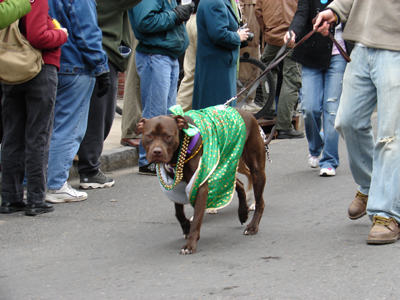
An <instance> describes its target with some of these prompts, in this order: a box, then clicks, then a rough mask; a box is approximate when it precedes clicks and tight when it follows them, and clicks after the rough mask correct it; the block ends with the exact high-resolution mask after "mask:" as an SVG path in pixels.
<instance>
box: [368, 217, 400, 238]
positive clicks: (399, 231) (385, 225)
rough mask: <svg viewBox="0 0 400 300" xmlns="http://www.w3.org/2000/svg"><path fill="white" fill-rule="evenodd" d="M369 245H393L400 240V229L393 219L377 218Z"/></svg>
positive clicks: (374, 221) (370, 234)
mask: <svg viewBox="0 0 400 300" xmlns="http://www.w3.org/2000/svg"><path fill="white" fill-rule="evenodd" d="M372 221H373V224H372V228H371V231H370V232H369V235H368V239H367V244H391V243H394V242H395V241H397V240H398V239H399V235H400V228H399V225H398V224H397V222H396V221H395V220H394V219H393V218H385V217H381V216H375V217H373V218H372Z"/></svg>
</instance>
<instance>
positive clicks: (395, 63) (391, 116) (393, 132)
mask: <svg viewBox="0 0 400 300" xmlns="http://www.w3.org/2000/svg"><path fill="white" fill-rule="evenodd" d="M327 8H328V9H327V10H324V11H323V12H320V13H319V14H318V18H317V20H316V22H315V25H314V28H318V27H319V26H321V27H319V28H318V32H321V33H323V35H327V34H328V32H329V27H330V25H329V23H334V24H339V23H341V22H347V23H346V24H347V25H346V28H345V30H344V32H343V38H344V39H345V40H349V41H354V42H355V43H356V44H355V47H354V49H353V51H352V53H351V63H349V64H348V65H347V68H346V71H345V73H344V78H343V91H342V97H341V100H340V105H339V109H338V114H337V117H336V122H335V128H336V130H337V131H338V132H339V133H340V135H341V136H342V137H343V138H344V140H345V142H346V147H347V152H348V159H349V164H350V169H351V172H352V174H353V177H354V180H355V181H356V183H357V184H359V188H358V192H357V194H356V197H355V199H354V200H353V202H352V204H351V205H350V207H349V210H348V213H349V217H350V219H353V220H354V219H358V218H360V217H362V216H363V215H365V214H366V213H367V214H368V216H369V217H370V219H371V220H372V222H373V224H372V228H371V230H370V232H369V235H368V238H367V244H389V243H394V242H396V241H397V240H398V238H399V235H400V227H399V224H400V200H399V199H400V185H399V174H400V152H399V150H398V149H399V147H400V139H398V138H397V135H398V134H399V132H400V121H399V120H400V115H399V114H400V97H399V95H400V84H399V78H400V28H399V26H398V16H399V14H400V3H399V2H397V1H375V0H335V1H332V3H331V4H329V6H328V7H327ZM376 107H377V111H378V118H377V124H378V127H377V136H376V141H375V140H374V134H373V132H372V125H371V116H372V113H373V112H374V110H375V108H376Z"/></svg>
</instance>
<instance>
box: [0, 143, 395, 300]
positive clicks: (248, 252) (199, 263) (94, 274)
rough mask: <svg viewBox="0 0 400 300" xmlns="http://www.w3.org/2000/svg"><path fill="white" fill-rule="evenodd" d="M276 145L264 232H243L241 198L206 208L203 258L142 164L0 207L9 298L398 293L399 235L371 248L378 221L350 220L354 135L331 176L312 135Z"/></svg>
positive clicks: (2, 293) (0, 292) (1, 277)
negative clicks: (49, 198)
mask: <svg viewBox="0 0 400 300" xmlns="http://www.w3.org/2000/svg"><path fill="white" fill-rule="evenodd" d="M270 151H271V159H272V162H271V163H268V164H267V166H266V173H267V183H266V186H265V191H264V199H265V201H266V209H265V212H264V216H263V219H262V220H261V224H260V231H259V233H258V234H257V235H255V236H245V235H243V231H244V229H245V225H241V224H240V222H239V220H238V217H237V207H238V205H237V198H236V197H235V198H234V199H233V201H232V203H231V204H230V205H229V206H228V207H226V208H225V209H222V210H221V211H220V212H219V213H218V214H216V215H206V216H205V218H204V222H203V226H202V230H201V239H200V240H199V242H198V244H197V253H196V254H193V255H187V256H184V255H180V254H179V252H180V248H181V247H182V246H183V245H184V243H185V241H184V240H183V238H182V231H181V229H180V226H179V224H178V222H177V220H176V219H175V216H174V206H173V204H172V202H170V201H169V200H167V198H166V197H165V196H164V195H163V194H162V192H161V189H160V187H159V183H158V181H157V180H158V179H157V178H156V177H151V176H143V175H138V174H137V167H136V168H135V167H134V168H128V169H124V170H122V171H117V172H115V173H113V174H109V175H110V176H113V177H114V178H115V180H116V184H115V186H114V187H112V188H109V189H100V190H91V191H89V192H88V194H89V199H88V200H86V201H84V202H81V203H69V204H59V205H55V211H54V212H53V213H49V214H44V215H41V216H37V217H25V216H24V215H23V213H15V214H10V215H0V249H1V252H0V253H1V255H0V257H1V258H0V263H1V267H0V299H2V300H3V299H4V300H8V299H398V298H399V295H400V293H399V289H400V285H399V283H400V280H399V278H398V266H399V260H400V258H399V257H400V256H399V252H397V251H399V248H400V242H398V243H395V244H391V245H384V246H370V245H367V244H366V242H365V240H366V238H367V235H368V232H369V230H370V227H371V222H370V220H369V219H368V218H367V217H363V218H362V219H360V220H357V221H351V220H350V219H349V218H348V217H347V208H348V205H349V204H350V202H351V201H352V199H353V197H354V195H355V193H356V191H357V185H356V184H355V183H354V181H353V179H352V176H351V173H350V170H349V167H348V162H347V155H346V150H345V145H344V142H343V140H341V141H340V159H341V166H340V167H339V168H338V170H337V175H336V176H335V177H331V178H322V177H320V176H319V175H318V174H319V173H318V170H317V169H311V168H310V167H309V166H308V164H307V154H308V150H307V141H306V139H301V140H282V141H274V142H273V143H272V144H271V145H270ZM70 184H71V185H72V186H74V187H77V184H78V182H77V181H76V180H72V181H70ZM186 211H187V215H188V216H191V214H192V212H193V210H192V208H191V207H187V208H186ZM251 216H252V213H250V217H251Z"/></svg>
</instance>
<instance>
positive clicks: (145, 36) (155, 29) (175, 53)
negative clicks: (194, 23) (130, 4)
mask: <svg viewBox="0 0 400 300" xmlns="http://www.w3.org/2000/svg"><path fill="white" fill-rule="evenodd" d="M176 6H177V3H176V0H168V1H167V0H146V1H143V2H141V3H140V4H138V5H137V6H136V7H135V8H134V9H133V10H130V11H129V17H130V20H131V23H132V29H133V32H134V34H135V37H136V39H137V40H138V41H139V44H138V46H137V47H136V51H139V52H144V53H154V54H162V55H168V56H170V57H173V58H175V59H177V58H178V57H179V56H181V55H182V54H183V53H184V52H185V50H186V48H187V47H188V46H189V37H188V35H187V32H186V27H185V25H184V24H179V25H176V24H175V21H176V19H177V15H176V13H175V12H173V11H172V9H174V8H175V7H176Z"/></svg>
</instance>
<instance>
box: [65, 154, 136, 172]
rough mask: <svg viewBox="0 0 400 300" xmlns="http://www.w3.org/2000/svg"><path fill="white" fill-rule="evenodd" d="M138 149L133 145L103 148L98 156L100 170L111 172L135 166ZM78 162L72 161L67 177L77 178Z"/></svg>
mask: <svg viewBox="0 0 400 300" xmlns="http://www.w3.org/2000/svg"><path fill="white" fill-rule="evenodd" d="M138 160H139V149H138V148H134V147H128V146H127V147H120V148H115V149H110V150H105V151H103V153H102V154H101V156H100V163H101V167H100V169H101V171H103V172H105V173H107V172H113V171H116V170H119V169H125V168H129V167H135V166H137V165H138ZM78 177H79V172H78V162H76V161H74V163H73V165H72V167H71V169H70V170H69V179H72V178H78Z"/></svg>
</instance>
